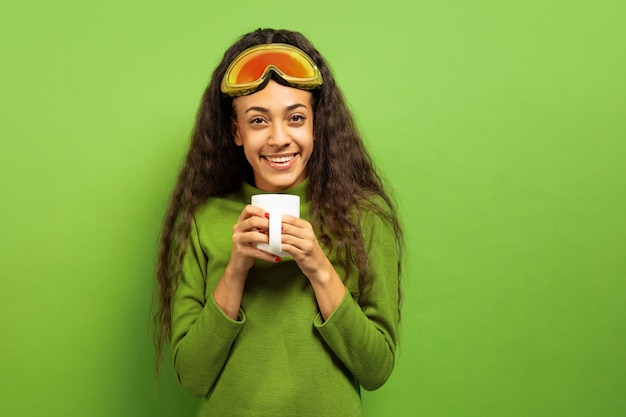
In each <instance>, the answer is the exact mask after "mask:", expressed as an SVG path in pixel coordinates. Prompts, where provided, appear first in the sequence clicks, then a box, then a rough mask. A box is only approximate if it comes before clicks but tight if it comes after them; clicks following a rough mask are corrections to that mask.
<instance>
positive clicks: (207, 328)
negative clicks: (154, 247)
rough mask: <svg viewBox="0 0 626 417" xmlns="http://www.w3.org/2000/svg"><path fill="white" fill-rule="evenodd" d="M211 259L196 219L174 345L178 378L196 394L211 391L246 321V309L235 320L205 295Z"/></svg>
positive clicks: (177, 303) (175, 303)
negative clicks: (201, 241) (205, 251)
mask: <svg viewBox="0 0 626 417" xmlns="http://www.w3.org/2000/svg"><path fill="white" fill-rule="evenodd" d="M207 261H208V260H207V258H206V256H205V254H204V253H203V251H202V248H201V246H200V242H199V239H198V229H197V227H196V223H195V219H194V221H193V223H192V226H191V232H190V234H189V247H188V249H187V253H186V255H185V259H184V261H183V270H182V273H181V275H180V277H179V280H178V287H177V288H176V292H175V293H174V296H173V299H172V348H173V361H174V368H175V370H176V374H177V376H178V380H179V382H180V384H181V385H182V386H183V388H185V389H186V390H188V391H189V392H191V393H192V394H193V395H196V396H202V395H206V393H207V392H208V391H209V389H210V388H211V386H212V385H213V383H214V382H215V379H216V378H217V376H218V375H219V373H220V371H221V370H222V368H223V366H224V364H225V363H226V360H227V358H228V353H229V351H230V348H231V346H232V343H233V342H234V341H235V339H236V338H237V335H238V334H239V331H240V330H241V328H242V327H243V325H244V323H245V315H244V314H243V312H240V320H239V321H235V320H232V319H231V318H230V317H228V316H227V315H226V314H224V312H223V311H222V310H221V309H220V308H219V307H218V306H217V304H216V303H215V301H214V300H213V297H209V298H208V299H206V298H205V294H206V291H205V286H206V279H205V276H206V265H207Z"/></svg>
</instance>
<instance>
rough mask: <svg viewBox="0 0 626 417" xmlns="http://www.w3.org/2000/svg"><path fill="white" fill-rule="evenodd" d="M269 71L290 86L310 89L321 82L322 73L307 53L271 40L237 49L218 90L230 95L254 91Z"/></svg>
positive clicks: (262, 83)
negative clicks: (241, 50)
mask: <svg viewBox="0 0 626 417" xmlns="http://www.w3.org/2000/svg"><path fill="white" fill-rule="evenodd" d="M272 71H274V73H276V75H278V76H279V77H280V78H282V79H283V80H284V81H285V82H286V83H287V84H288V85H289V86H291V87H295V88H299V89H302V90H313V89H315V88H317V87H319V86H320V85H322V74H321V73H320V70H319V69H318V68H317V66H316V65H315V63H314V62H313V60H312V59H311V58H310V57H309V56H308V55H307V54H305V53H304V52H303V51H302V50H300V49H298V48H296V47H295V46H292V45H287V44H283V43H270V44H262V45H256V46H253V47H251V48H248V49H246V50H245V51H243V52H242V53H240V54H239V55H238V56H237V57H236V58H235V59H234V60H233V62H231V64H230V65H229V66H228V69H227V70H226V74H225V75H224V78H222V84H221V90H222V92H223V93H225V94H227V95H229V96H230V97H238V96H244V95H247V94H251V93H254V92H255V91H257V89H258V88H259V87H261V86H262V85H264V83H265V82H266V81H267V78H268V76H269V75H270V72H272Z"/></svg>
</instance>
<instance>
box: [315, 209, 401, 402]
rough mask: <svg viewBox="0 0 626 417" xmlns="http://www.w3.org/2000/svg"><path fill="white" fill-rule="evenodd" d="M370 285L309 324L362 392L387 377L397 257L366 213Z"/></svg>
mask: <svg viewBox="0 0 626 417" xmlns="http://www.w3.org/2000/svg"><path fill="white" fill-rule="evenodd" d="M363 237H364V239H365V245H366V249H367V251H368V253H369V263H370V268H371V272H372V284H371V286H369V287H368V289H367V290H366V291H365V292H364V293H363V294H361V296H360V297H359V300H358V302H357V300H354V299H353V298H352V297H351V296H350V294H349V292H347V294H345V296H344V297H343V299H342V300H341V303H340V304H339V305H338V306H337V308H336V309H335V310H334V311H333V312H332V314H331V315H330V317H328V318H327V319H326V320H323V317H322V316H318V317H317V318H316V319H315V322H314V325H315V328H316V329H317V331H318V332H319V333H320V335H321V336H322V338H323V339H324V340H325V341H326V343H327V344H328V345H329V347H330V348H331V349H332V350H333V352H334V353H335V354H336V355H337V357H338V358H339V359H340V360H341V361H342V363H343V364H344V365H345V366H346V367H347V368H348V369H349V370H350V372H351V373H352V374H353V375H354V376H355V377H356V379H357V380H358V381H359V383H360V384H361V385H362V386H363V388H365V389H367V390H374V389H377V388H379V387H380V386H381V385H383V384H384V383H385V381H386V380H387V379H388V378H389V375H390V374H391V371H392V370H393V366H394V362H395V352H396V347H397V343H398V319H399V318H398V278H399V277H398V270H397V259H398V253H397V248H396V239H395V235H394V232H393V228H392V227H391V225H390V224H389V223H388V222H386V221H385V220H384V219H382V218H380V217H379V216H377V215H375V214H372V213H370V214H369V215H368V216H367V217H366V218H365V219H364V221H363Z"/></svg>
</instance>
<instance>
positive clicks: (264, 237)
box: [229, 205, 277, 275]
mask: <svg viewBox="0 0 626 417" xmlns="http://www.w3.org/2000/svg"><path fill="white" fill-rule="evenodd" d="M268 219H269V214H267V212H266V211H265V210H263V209H261V208H258V207H254V206H251V205H247V206H246V207H245V208H244V209H243V211H242V212H241V214H240V215H239V218H238V219H237V223H235V225H234V226H233V246H232V251H231V254H230V262H229V267H231V268H232V269H233V271H239V272H241V273H245V275H247V274H248V270H249V269H250V268H251V267H252V265H253V263H254V259H255V258H256V259H263V260H266V261H270V262H276V261H277V259H276V255H272V254H271V253H267V252H265V251H262V250H260V249H257V248H256V246H255V244H256V243H268V242H269V237H268V229H269V220H268Z"/></svg>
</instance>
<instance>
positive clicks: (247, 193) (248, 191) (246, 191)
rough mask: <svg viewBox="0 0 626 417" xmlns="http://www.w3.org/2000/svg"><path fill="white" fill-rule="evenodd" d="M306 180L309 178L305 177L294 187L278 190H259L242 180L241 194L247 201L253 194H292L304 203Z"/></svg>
mask: <svg viewBox="0 0 626 417" xmlns="http://www.w3.org/2000/svg"><path fill="white" fill-rule="evenodd" d="M308 182H309V180H308V178H307V179H305V180H304V181H302V182H301V183H300V184H298V185H296V186H295V187H292V188H288V189H286V190H283V191H279V192H270V191H264V190H261V189H260V188H256V187H254V186H252V185H250V184H248V183H247V182H246V181H244V182H243V185H242V186H241V196H242V198H243V199H244V201H245V202H247V203H249V202H250V199H251V198H252V196H253V195H255V194H292V195H297V196H299V197H300V201H301V202H303V203H304V202H305V201H306V189H307V184H308Z"/></svg>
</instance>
